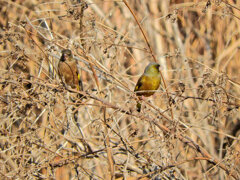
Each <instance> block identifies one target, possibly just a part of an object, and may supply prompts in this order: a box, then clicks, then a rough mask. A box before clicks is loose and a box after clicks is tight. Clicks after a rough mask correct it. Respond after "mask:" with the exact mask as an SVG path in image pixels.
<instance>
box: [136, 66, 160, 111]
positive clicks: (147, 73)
mask: <svg viewBox="0 0 240 180" xmlns="http://www.w3.org/2000/svg"><path fill="white" fill-rule="evenodd" d="M159 67H160V65H159V64H158V63H155V62H152V63H149V64H148V66H147V67H146V68H145V70H144V73H143V74H142V76H141V77H140V78H139V79H138V81H137V84H136V86H135V89H134V92H135V93H136V95H137V96H138V97H140V99H142V97H143V96H144V97H149V96H152V95H153V94H154V93H155V91H156V90H157V89H158V88H159V86H160V84H161V73H160V71H159ZM137 111H138V112H140V111H141V103H140V102H138V103H137Z"/></svg>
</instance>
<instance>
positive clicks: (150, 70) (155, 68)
mask: <svg viewBox="0 0 240 180" xmlns="http://www.w3.org/2000/svg"><path fill="white" fill-rule="evenodd" d="M159 67H160V65H159V64H158V63H155V62H153V63H150V64H149V65H148V66H147V67H146V68H145V70H144V73H147V74H156V73H159V72H160V71H159Z"/></svg>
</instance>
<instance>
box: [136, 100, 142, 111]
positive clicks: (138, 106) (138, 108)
mask: <svg viewBox="0 0 240 180" xmlns="http://www.w3.org/2000/svg"><path fill="white" fill-rule="evenodd" d="M141 107H142V105H141V103H140V102H138V103H137V111H138V112H140V111H141Z"/></svg>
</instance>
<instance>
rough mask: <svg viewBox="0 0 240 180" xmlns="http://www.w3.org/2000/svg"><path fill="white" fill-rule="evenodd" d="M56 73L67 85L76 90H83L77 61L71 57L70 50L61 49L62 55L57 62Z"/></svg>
mask: <svg viewBox="0 0 240 180" xmlns="http://www.w3.org/2000/svg"><path fill="white" fill-rule="evenodd" d="M58 74H59V76H60V78H61V80H62V81H63V82H64V83H66V84H67V85H68V86H71V88H73V89H77V90H78V91H82V90H83V84H82V80H81V74H80V72H79V71H78V68H77V62H76V60H74V59H73V55H72V52H71V50H69V49H64V50H62V56H61V58H60V61H59V63H58Z"/></svg>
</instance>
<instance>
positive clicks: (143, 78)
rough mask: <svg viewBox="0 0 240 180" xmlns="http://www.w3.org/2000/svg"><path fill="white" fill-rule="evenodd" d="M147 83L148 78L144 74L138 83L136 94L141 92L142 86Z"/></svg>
mask: <svg viewBox="0 0 240 180" xmlns="http://www.w3.org/2000/svg"><path fill="white" fill-rule="evenodd" d="M145 81H146V76H145V75H144V74H143V75H142V76H141V77H140V78H139V80H138V82H137V84H136V86H135V89H134V92H136V91H139V90H141V89H142V86H143V85H144V82H145Z"/></svg>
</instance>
